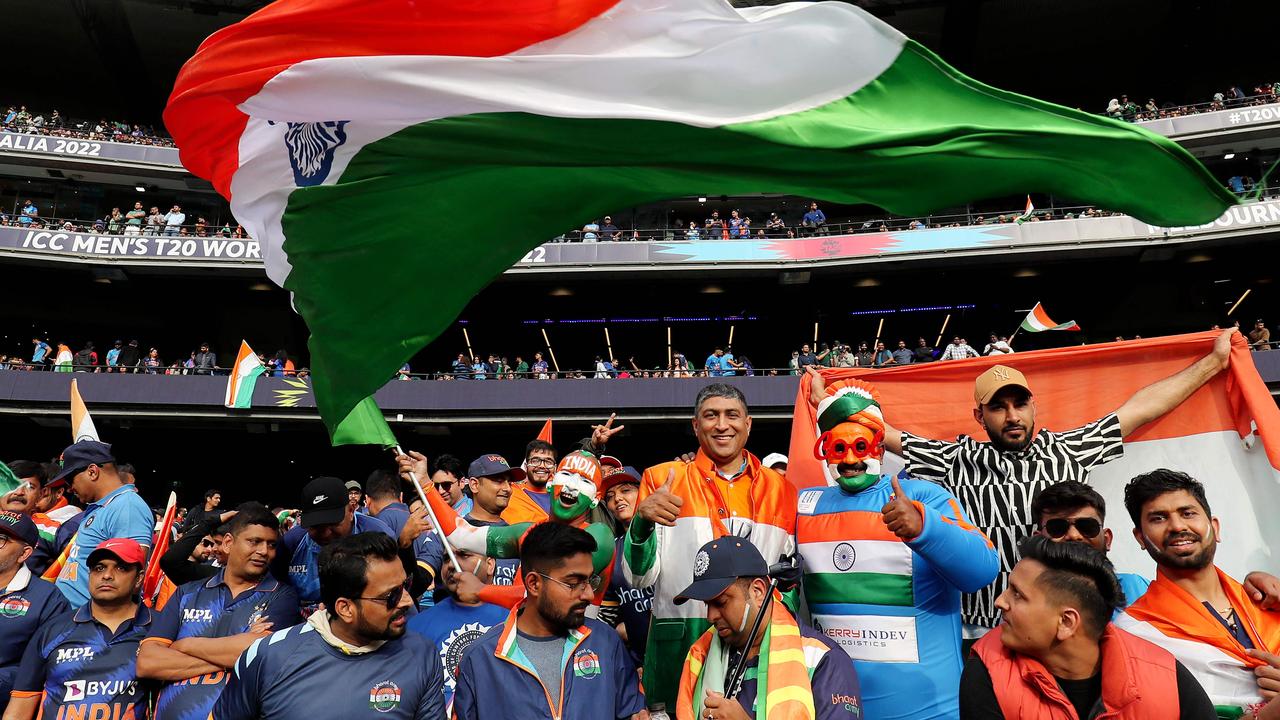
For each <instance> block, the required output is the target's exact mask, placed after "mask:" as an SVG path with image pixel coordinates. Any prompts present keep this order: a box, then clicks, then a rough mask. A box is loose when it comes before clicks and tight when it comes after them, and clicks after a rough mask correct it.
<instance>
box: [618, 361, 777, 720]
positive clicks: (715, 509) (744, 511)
mask: <svg viewBox="0 0 1280 720" xmlns="http://www.w3.org/2000/svg"><path fill="white" fill-rule="evenodd" d="M692 424H693V432H694V435H696V436H697V438H698V454H697V457H696V458H694V460H693V461H692V462H681V461H676V462H669V463H663V464H661V465H655V466H654V467H651V468H649V469H648V470H645V471H644V478H643V479H642V480H641V483H640V494H639V504H638V505H637V506H636V515H635V517H634V518H633V519H632V520H631V525H630V527H628V529H627V535H626V537H625V540H624V541H623V543H622V547H623V553H622V567H623V570H624V571H625V574H626V576H627V581H628V582H630V583H631V586H632V587H635V588H648V587H652V588H653V590H654V592H653V608H652V616H651V620H650V624H649V639H648V643H647V645H648V647H647V650H646V652H645V667H644V687H645V697H646V698H647V699H648V701H649V707H650V708H651V709H654V710H656V709H657V708H658V706H659V705H661V706H663V707H664V708H665V710H666V712H667V713H670V712H671V711H672V710H673V709H675V706H676V695H677V691H678V690H679V683H680V669H681V662H680V660H681V659H683V658H684V657H685V655H687V654H688V652H689V648H690V647H691V646H692V645H693V643H694V641H695V640H697V639H698V636H700V635H702V633H703V632H704V631H705V630H706V629H707V628H708V627H710V624H709V623H708V621H707V611H706V606H705V605H704V604H703V603H701V602H697V601H693V602H688V603H685V604H683V605H676V604H675V598H676V595H677V594H679V592H680V591H681V590H683V589H684V588H686V587H688V585H689V583H691V582H693V578H694V575H695V573H696V571H697V560H696V558H695V556H694V551H695V549H696V548H699V547H702V546H703V545H704V544H706V543H707V542H710V541H712V540H716V539H719V538H721V537H724V536H725V535H732V536H735V537H739V538H744V539H746V540H748V541H750V542H751V544H752V545H754V546H755V547H756V549H757V550H759V551H760V554H761V555H762V556H763V557H764V559H765V562H766V563H770V564H772V563H776V562H778V561H779V559H781V558H782V557H784V556H790V555H794V554H795V551H796V544H795V528H796V488H795V486H794V485H792V484H791V483H789V482H787V479H786V478H784V477H783V476H782V475H780V474H779V473H778V472H777V471H775V470H772V469H770V468H767V467H763V466H761V464H760V459H759V458H757V457H756V456H755V455H752V454H751V453H749V452H747V450H746V444H747V438H748V436H749V435H750V434H751V416H750V414H748V411H747V400H746V398H745V397H744V396H743V394H742V392H741V391H740V390H738V389H737V388H736V387H734V386H732V385H726V384H724V383H712V384H710V385H707V386H706V387H704V388H702V390H701V391H699V392H698V396H697V398H696V400H695V401H694V417H693V422H692Z"/></svg>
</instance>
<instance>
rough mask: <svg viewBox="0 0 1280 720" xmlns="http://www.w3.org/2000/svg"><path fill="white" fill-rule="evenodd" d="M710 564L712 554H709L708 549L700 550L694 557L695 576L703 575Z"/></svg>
mask: <svg viewBox="0 0 1280 720" xmlns="http://www.w3.org/2000/svg"><path fill="white" fill-rule="evenodd" d="M710 564H711V556H710V555H708V554H707V551H706V550H699V551H698V554H697V556H696V557H694V558H693V576H694V577H702V575H703V573H705V572H706V571H707V566H708V565H710Z"/></svg>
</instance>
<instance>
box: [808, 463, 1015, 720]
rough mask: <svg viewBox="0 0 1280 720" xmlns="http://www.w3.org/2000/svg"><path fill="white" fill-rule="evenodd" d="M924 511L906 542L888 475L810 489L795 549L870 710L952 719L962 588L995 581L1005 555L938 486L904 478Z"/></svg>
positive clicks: (818, 623) (818, 613) (819, 616)
mask: <svg viewBox="0 0 1280 720" xmlns="http://www.w3.org/2000/svg"><path fill="white" fill-rule="evenodd" d="M901 485H902V490H903V492H904V493H906V495H907V498H908V499H909V500H911V501H912V503H913V504H914V505H915V506H916V508H917V510H919V511H920V512H921V514H922V516H923V518H924V526H923V528H922V530H921V532H920V535H919V536H917V537H915V538H912V539H911V540H906V541H904V540H901V539H900V538H898V536H897V535H895V534H893V533H892V532H890V531H889V529H888V528H887V527H885V524H884V520H883V518H882V515H881V513H880V510H881V508H883V507H884V505H885V504H886V503H888V502H889V499H890V496H891V495H892V494H893V487H892V485H891V481H890V477H889V476H887V475H886V476H882V477H881V478H880V479H879V480H877V481H876V483H875V484H874V485H872V486H871V487H869V488H867V489H865V490H863V491H861V492H858V493H853V494H850V493H847V492H845V491H844V490H842V489H840V488H838V487H826V488H821V489H806V490H801V491H800V496H799V498H798V500H797V518H796V547H797V548H798V550H799V552H800V555H801V557H802V558H803V560H804V591H805V601H806V603H807V604H808V607H809V611H810V613H811V615H812V618H813V625H814V627H815V628H816V629H817V630H819V631H820V632H822V633H823V634H825V635H826V636H827V637H828V638H830V639H831V640H834V641H835V643H836V644H837V645H839V646H840V647H841V648H843V649H844V651H845V652H846V653H847V654H848V655H849V657H851V658H852V659H853V660H854V666H855V667H856V668H857V671H858V681H859V684H860V686H861V690H862V703H863V709H864V710H865V712H866V716H867V717H869V718H877V720H899V719H902V720H905V719H907V718H910V719H911V720H923V719H925V718H934V719H937V720H942V719H943V718H946V719H948V720H950V719H952V718H956V717H958V716H959V714H960V694H959V688H960V673H961V670H962V669H963V665H964V661H963V658H962V657H961V652H960V596H961V594H962V593H966V592H974V591H976V590H979V589H981V588H983V587H985V586H987V585H989V584H990V583H991V582H992V581H993V580H995V578H996V573H997V572H998V571H999V567H1000V559H999V557H998V556H997V555H996V551H995V548H994V547H993V546H992V544H991V542H990V541H988V540H987V538H986V536H984V535H983V534H982V532H981V531H979V530H978V529H977V528H975V527H974V526H973V525H972V524H970V523H969V521H968V519H967V518H966V517H965V515H964V512H963V511H962V510H961V508H960V503H959V501H958V500H956V498H955V496H953V495H952V494H951V493H949V492H947V491H946V490H945V489H944V488H942V487H941V486H940V485H935V484H934V483H931V482H925V481H922V480H910V479H907V480H902V481H901Z"/></svg>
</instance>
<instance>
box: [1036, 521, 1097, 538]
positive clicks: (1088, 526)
mask: <svg viewBox="0 0 1280 720" xmlns="http://www.w3.org/2000/svg"><path fill="white" fill-rule="evenodd" d="M1072 526H1075V529H1076V531H1077V532H1079V533H1080V534H1081V535H1083V536H1084V537H1087V538H1089V539H1090V540H1092V539H1093V538H1096V537H1098V533H1100V532H1102V523H1101V522H1100V521H1098V520H1097V519H1096V518H1091V517H1082V518H1053V519H1052V520H1046V521H1045V523H1044V531H1045V533H1046V534H1047V535H1048V536H1049V537H1051V538H1053V539H1055V540H1057V539H1058V538H1060V537H1062V536H1063V535H1066V534H1067V533H1068V532H1070V531H1071V527H1072Z"/></svg>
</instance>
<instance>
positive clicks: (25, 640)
mask: <svg viewBox="0 0 1280 720" xmlns="http://www.w3.org/2000/svg"><path fill="white" fill-rule="evenodd" d="M70 611H71V605H70V604H68V603H67V599H66V598H64V597H63V596H62V593H60V592H58V588H56V587H54V585H53V583H51V582H49V581H48V580H41V579H40V578H38V577H36V576H35V575H33V574H32V573H31V571H30V570H28V569H27V568H26V567H24V566H19V567H18V571H17V572H16V573H15V574H14V576H13V579H12V580H10V581H9V585H8V586H7V587H5V588H4V589H3V590H0V709H2V708H3V707H4V706H5V705H7V704H8V702H9V691H10V690H13V679H14V677H15V676H16V675H17V674H18V663H19V661H21V660H22V652H23V650H25V649H26V648H27V645H28V644H30V642H31V638H32V637H33V636H34V635H35V634H36V631H37V630H39V629H40V628H42V627H44V626H46V625H48V624H49V622H51V621H52V620H53V619H54V618H56V617H58V616H59V615H63V614H66V613H68V612H70Z"/></svg>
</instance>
